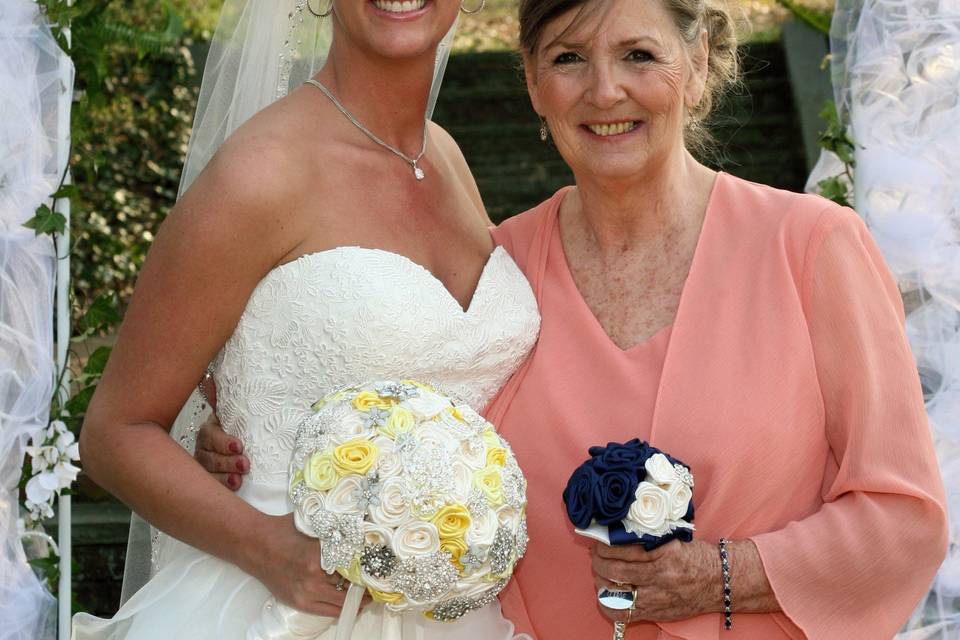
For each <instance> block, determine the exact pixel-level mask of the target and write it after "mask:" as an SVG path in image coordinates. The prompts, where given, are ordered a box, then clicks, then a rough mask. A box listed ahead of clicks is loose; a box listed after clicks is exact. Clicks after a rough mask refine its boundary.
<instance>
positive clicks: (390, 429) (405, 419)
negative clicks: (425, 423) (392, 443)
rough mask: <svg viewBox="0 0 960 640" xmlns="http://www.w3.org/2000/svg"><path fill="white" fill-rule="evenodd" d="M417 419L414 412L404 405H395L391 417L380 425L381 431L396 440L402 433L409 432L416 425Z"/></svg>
mask: <svg viewBox="0 0 960 640" xmlns="http://www.w3.org/2000/svg"><path fill="white" fill-rule="evenodd" d="M416 423H417V419H416V418H415V417H414V415H413V412H412V411H410V410H409V409H404V408H403V407H394V408H393V409H392V410H391V411H390V417H389V418H387V421H386V423H384V425H383V426H382V427H380V429H379V431H380V433H382V434H383V435H385V436H387V437H388V438H390V439H391V440H396V439H397V436H398V435H400V434H401V433H407V432H408V431H410V430H411V429H413V427H414V426H415V425H416Z"/></svg>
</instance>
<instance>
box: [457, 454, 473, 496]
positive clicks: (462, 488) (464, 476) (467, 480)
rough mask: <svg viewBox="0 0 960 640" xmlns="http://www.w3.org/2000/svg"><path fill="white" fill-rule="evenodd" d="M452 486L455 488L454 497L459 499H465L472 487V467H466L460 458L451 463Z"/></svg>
mask: <svg viewBox="0 0 960 640" xmlns="http://www.w3.org/2000/svg"><path fill="white" fill-rule="evenodd" d="M452 466H453V486H454V487H455V490H456V497H457V498H459V499H460V500H466V499H467V497H468V496H469V495H470V491H471V490H472V489H473V469H471V468H470V467H468V466H467V465H466V463H464V461H462V460H455V461H454V463H453V465H452Z"/></svg>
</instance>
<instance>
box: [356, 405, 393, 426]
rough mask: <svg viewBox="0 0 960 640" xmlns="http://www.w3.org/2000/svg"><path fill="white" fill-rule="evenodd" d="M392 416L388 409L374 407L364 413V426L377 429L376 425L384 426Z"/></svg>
mask: <svg viewBox="0 0 960 640" xmlns="http://www.w3.org/2000/svg"><path fill="white" fill-rule="evenodd" d="M389 417H390V412H389V411H387V410H386V409H380V408H378V407H374V408H372V409H370V410H369V411H365V412H364V413H363V426H365V427H366V428H368V429H375V428H376V427H382V426H383V425H385V424H386V423H387V418H389Z"/></svg>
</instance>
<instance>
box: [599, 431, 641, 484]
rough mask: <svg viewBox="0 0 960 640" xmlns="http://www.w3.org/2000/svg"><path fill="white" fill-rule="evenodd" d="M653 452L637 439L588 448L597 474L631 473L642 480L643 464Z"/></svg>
mask: <svg viewBox="0 0 960 640" xmlns="http://www.w3.org/2000/svg"><path fill="white" fill-rule="evenodd" d="M653 453H655V450H654V449H653V448H652V447H650V446H649V445H648V444H646V443H645V442H640V440H639V438H634V439H633V440H630V441H629V442H624V443H623V444H619V443H617V442H611V443H609V444H607V446H606V447H590V455H591V456H592V461H593V466H594V468H595V469H596V470H597V472H598V473H601V474H602V473H606V472H608V471H633V472H634V473H636V474H638V478H639V479H641V480H642V479H643V476H644V474H645V471H644V468H643V463H644V462H646V461H647V458H649V457H650V456H652V455H653Z"/></svg>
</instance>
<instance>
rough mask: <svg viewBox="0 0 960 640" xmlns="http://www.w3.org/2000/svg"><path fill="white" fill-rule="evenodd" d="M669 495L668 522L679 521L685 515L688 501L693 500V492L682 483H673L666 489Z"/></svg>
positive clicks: (688, 504)
mask: <svg viewBox="0 0 960 640" xmlns="http://www.w3.org/2000/svg"><path fill="white" fill-rule="evenodd" d="M667 493H668V494H669V495H670V515H668V516H667V517H668V518H669V519H670V520H681V519H682V518H683V516H685V515H687V508H688V507H689V506H690V500H691V499H692V498H693V491H692V490H691V489H690V487H688V486H687V485H685V484H684V483H682V482H674V483H673V484H671V485H670V487H669V488H668V489H667Z"/></svg>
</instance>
